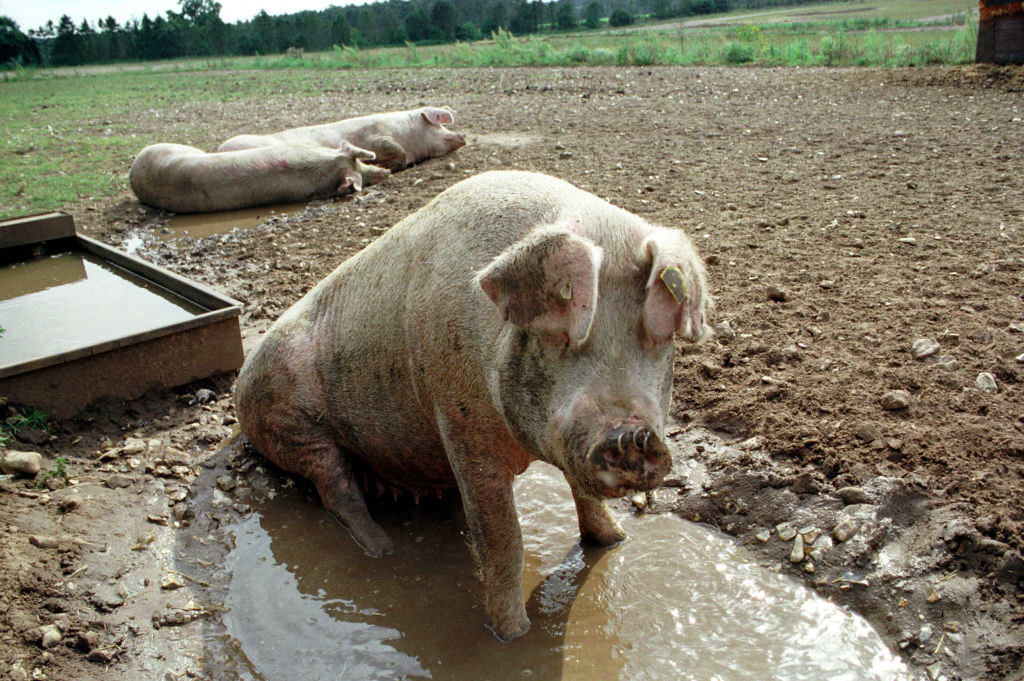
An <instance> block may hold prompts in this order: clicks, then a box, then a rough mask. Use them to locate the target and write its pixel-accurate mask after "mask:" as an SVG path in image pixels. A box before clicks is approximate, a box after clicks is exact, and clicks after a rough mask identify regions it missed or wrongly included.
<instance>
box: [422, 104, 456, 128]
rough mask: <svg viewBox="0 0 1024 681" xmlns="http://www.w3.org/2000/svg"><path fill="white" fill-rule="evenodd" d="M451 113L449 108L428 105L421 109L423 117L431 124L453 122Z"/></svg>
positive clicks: (453, 117) (449, 123)
mask: <svg viewBox="0 0 1024 681" xmlns="http://www.w3.org/2000/svg"><path fill="white" fill-rule="evenodd" d="M452 113H453V112H452V110H451V109H447V108H445V109H438V108H436V107H432V106H428V107H426V108H424V109H423V118H425V119H426V120H427V123H430V124H431V125H451V124H452V123H454V122H455V116H453V115H452Z"/></svg>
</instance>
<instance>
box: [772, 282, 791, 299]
mask: <svg viewBox="0 0 1024 681" xmlns="http://www.w3.org/2000/svg"><path fill="white" fill-rule="evenodd" d="M768 300H774V301H775V302H777V303H783V302H785V301H787V300H789V291H787V290H786V289H784V288H781V287H779V286H776V285H774V284H772V285H771V286H769V287H768Z"/></svg>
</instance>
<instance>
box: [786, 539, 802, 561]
mask: <svg viewBox="0 0 1024 681" xmlns="http://www.w3.org/2000/svg"><path fill="white" fill-rule="evenodd" d="M803 559H804V538H803V536H802V535H799V534H798V535H796V537H795V538H794V540H793V550H792V551H790V552H789V562H790V563H800V562H803Z"/></svg>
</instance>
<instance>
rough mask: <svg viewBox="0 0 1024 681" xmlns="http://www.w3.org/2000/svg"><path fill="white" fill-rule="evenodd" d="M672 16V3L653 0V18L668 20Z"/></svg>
mask: <svg viewBox="0 0 1024 681" xmlns="http://www.w3.org/2000/svg"><path fill="white" fill-rule="evenodd" d="M673 16H674V12H673V11H672V3H671V2H670V1H669V0H654V17H655V18H656V19H670V18H671V17H673Z"/></svg>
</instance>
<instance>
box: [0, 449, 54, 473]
mask: <svg viewBox="0 0 1024 681" xmlns="http://www.w3.org/2000/svg"><path fill="white" fill-rule="evenodd" d="M42 463H43V457H42V455H41V454H40V453H39V452H19V451H18V450H16V449H9V450H7V454H6V455H5V456H4V460H3V463H2V464H0V468H3V471H4V473H12V474H14V475H24V476H27V477H32V476H34V475H36V474H37V473H38V472H39V469H40V468H42Z"/></svg>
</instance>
